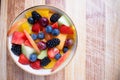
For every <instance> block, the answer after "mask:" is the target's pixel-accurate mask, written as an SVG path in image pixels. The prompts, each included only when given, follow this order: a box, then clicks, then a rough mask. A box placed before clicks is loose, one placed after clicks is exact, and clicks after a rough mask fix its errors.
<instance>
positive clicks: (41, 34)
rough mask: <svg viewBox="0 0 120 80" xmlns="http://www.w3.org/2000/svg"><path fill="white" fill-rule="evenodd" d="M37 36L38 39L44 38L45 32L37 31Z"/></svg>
mask: <svg viewBox="0 0 120 80" xmlns="http://www.w3.org/2000/svg"><path fill="white" fill-rule="evenodd" d="M37 38H38V39H44V38H45V34H44V33H43V32H40V33H38V35H37Z"/></svg>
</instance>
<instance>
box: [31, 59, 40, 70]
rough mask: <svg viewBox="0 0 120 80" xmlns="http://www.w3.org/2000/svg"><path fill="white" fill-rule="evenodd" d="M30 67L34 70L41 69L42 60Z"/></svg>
mask: <svg viewBox="0 0 120 80" xmlns="http://www.w3.org/2000/svg"><path fill="white" fill-rule="evenodd" d="M30 67H31V68H33V69H40V68H41V66H40V60H37V61H35V62H32V63H30Z"/></svg>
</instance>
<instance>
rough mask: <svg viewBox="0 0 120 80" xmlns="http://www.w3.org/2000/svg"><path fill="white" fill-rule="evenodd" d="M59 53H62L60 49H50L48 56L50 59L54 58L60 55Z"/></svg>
mask: <svg viewBox="0 0 120 80" xmlns="http://www.w3.org/2000/svg"><path fill="white" fill-rule="evenodd" d="M59 52H60V51H59V49H57V48H50V49H48V52H47V54H48V57H49V58H54V57H55V55H56V54H58V53H59Z"/></svg>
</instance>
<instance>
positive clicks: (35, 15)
mask: <svg viewBox="0 0 120 80" xmlns="http://www.w3.org/2000/svg"><path fill="white" fill-rule="evenodd" d="M32 17H33V19H34V21H35V22H36V21H38V20H40V18H41V15H40V14H39V13H37V12H36V11H33V12H32Z"/></svg>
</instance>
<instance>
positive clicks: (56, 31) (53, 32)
mask: <svg viewBox="0 0 120 80" xmlns="http://www.w3.org/2000/svg"><path fill="white" fill-rule="evenodd" d="M59 33H60V31H59V30H58V29H54V30H53V31H52V35H53V36H57V35H59Z"/></svg>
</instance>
